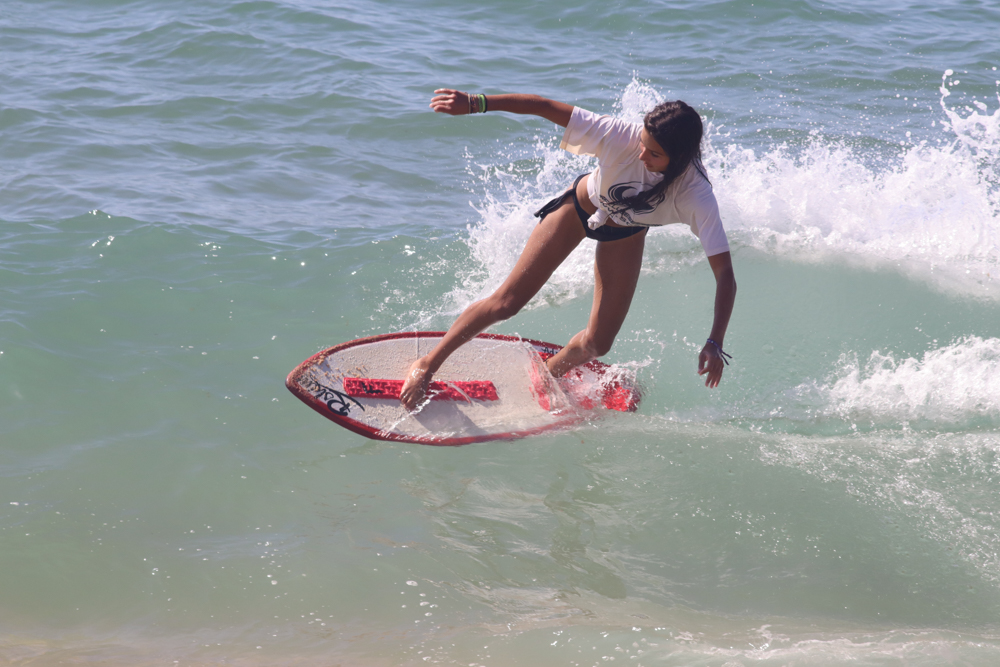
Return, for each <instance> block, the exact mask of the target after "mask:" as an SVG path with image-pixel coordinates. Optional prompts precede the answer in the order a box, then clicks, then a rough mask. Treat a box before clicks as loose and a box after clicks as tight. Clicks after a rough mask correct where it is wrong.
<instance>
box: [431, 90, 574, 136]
mask: <svg viewBox="0 0 1000 667" xmlns="http://www.w3.org/2000/svg"><path fill="white" fill-rule="evenodd" d="M486 108H487V109H488V110H489V111H506V112H508V113H520V114H526V115H531V116H541V117H542V118H545V119H546V120H550V121H552V122H553V123H555V124H556V125H562V126H563V127H566V126H567V125H568V124H569V118H570V116H571V115H572V114H573V107H572V106H570V105H569V104H566V103H564V102H557V101H555V100H550V99H548V98H547V97H541V96H540V95H524V94H521V93H512V94H505V95H487V96H486ZM431 109H434V111H436V112H437V113H446V114H449V115H452V116H463V115H465V114H468V113H471V112H472V102H471V101H470V100H469V93H463V92H462V91H460V90H452V89H451V88H438V89H437V90H435V91H434V98H433V99H431Z"/></svg>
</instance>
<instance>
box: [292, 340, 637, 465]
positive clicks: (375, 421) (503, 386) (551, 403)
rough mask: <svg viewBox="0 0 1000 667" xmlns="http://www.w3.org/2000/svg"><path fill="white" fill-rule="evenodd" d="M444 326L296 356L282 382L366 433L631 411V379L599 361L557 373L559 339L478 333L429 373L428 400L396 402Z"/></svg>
mask: <svg viewBox="0 0 1000 667" xmlns="http://www.w3.org/2000/svg"><path fill="white" fill-rule="evenodd" d="M443 335H444V333H443V332H439V331H437V332H406V333H394V334H384V335H381V336H372V337H370V338H361V339H358V340H353V341H349V342H346V343H342V344H340V345H337V346H334V347H331V348H329V349H327V350H324V351H322V352H320V353H318V354H316V355H313V356H312V357H310V358H309V359H307V360H305V361H304V362H302V363H301V364H299V365H298V366H297V367H296V368H295V369H294V370H293V371H292V372H291V373H289V375H288V379H287V380H286V381H285V384H286V385H287V387H288V389H289V390H290V391H291V392H292V393H293V394H295V395H296V396H297V397H298V398H299V399H301V400H302V401H303V402H304V403H305V404H306V405H308V406H309V407H311V408H312V409H314V410H315V411H316V412H318V413H320V414H321V415H323V416H324V417H326V418H328V419H330V420H332V421H333V422H335V423H337V424H339V425H340V426H343V427H344V428H347V429H350V430H351V431H354V432H355V433H359V434H361V435H364V436H366V437H369V438H374V439H377V440H395V441H400V442H415V443H421V444H428V445H465V444H469V443H473V442H485V441H489V440H505V439H516V438H523V437H526V436H530V435H535V434H538V433H544V432H546V431H551V430H553V429H559V428H568V427H571V426H573V425H574V424H576V423H579V422H580V421H582V420H585V419H589V418H593V417H594V416H595V413H596V412H600V411H604V410H617V411H623V412H630V411H634V410H635V409H636V408H637V407H638V404H639V399H640V395H639V391H638V389H637V388H636V386H635V384H634V382H633V381H632V380H631V379H630V378H628V377H624V376H623V374H621V373H619V372H612V371H611V370H610V367H609V366H607V365H605V364H602V363H600V362H596V361H594V362H591V363H589V364H587V365H586V366H581V367H580V368H578V369H574V370H573V371H570V373H567V375H566V376H564V377H563V378H561V379H560V380H559V381H555V380H554V379H552V377H551V376H550V375H548V373H547V372H546V371H545V370H544V363H543V362H544V360H545V359H547V358H548V357H550V356H552V355H553V354H555V353H556V352H558V351H559V350H560V349H561V348H560V346H559V345H553V344H551V343H544V342H541V341H535V340H528V339H523V338H517V337H514V336H503V335H498V334H480V335H479V336H477V337H476V338H474V339H472V340H471V341H469V342H468V343H466V344H465V345H463V346H462V347H460V348H459V349H458V350H456V351H455V353H454V354H453V355H452V356H451V357H449V358H448V360H447V361H446V362H445V363H444V364H443V365H442V366H441V368H440V369H439V370H438V372H437V373H436V374H435V376H434V381H433V382H432V383H431V390H430V392H429V396H430V400H427V401H425V403H424V404H423V406H422V407H421V408H420V409H419V410H417V411H415V412H413V413H409V412H407V411H406V410H405V409H404V408H403V407H402V406H401V405H400V403H399V392H400V389H401V388H402V385H403V378H404V376H405V374H406V372H407V370H409V368H410V365H411V364H412V363H413V361H414V360H415V359H417V358H418V357H421V356H423V355H425V354H427V353H428V352H430V350H431V349H432V348H433V347H434V345H436V344H437V342H438V341H439V340H440V339H441V337H442V336H443Z"/></svg>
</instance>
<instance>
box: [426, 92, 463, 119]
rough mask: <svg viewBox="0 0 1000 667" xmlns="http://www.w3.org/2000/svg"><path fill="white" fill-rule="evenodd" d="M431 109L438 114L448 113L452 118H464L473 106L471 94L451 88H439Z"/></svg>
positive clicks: (432, 99) (435, 93)
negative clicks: (470, 99)
mask: <svg viewBox="0 0 1000 667" xmlns="http://www.w3.org/2000/svg"><path fill="white" fill-rule="evenodd" d="M431 109H434V111H435V112H436V113H446V114H448V115H450V116H464V115H466V114H468V113H469V112H470V111H471V109H472V105H471V104H470V103H469V94H468V93H463V92H462V91H460V90H452V89H451V88H438V89H437V90H435V91H434V97H433V98H431Z"/></svg>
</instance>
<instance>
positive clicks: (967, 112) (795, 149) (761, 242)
mask: <svg viewBox="0 0 1000 667" xmlns="http://www.w3.org/2000/svg"><path fill="white" fill-rule="evenodd" d="M948 76H949V75H946V76H945V77H944V80H943V82H942V86H941V88H940V95H941V97H940V105H941V110H942V114H943V117H942V118H941V119H940V121H936V122H935V128H940V132H941V136H940V138H939V141H937V142H929V141H921V142H918V143H910V142H909V139H908V138H906V137H900V143H901V144H902V145H900V146H899V147H898V149H895V148H894V149H893V150H892V154H890V155H886V154H885V153H886V144H885V143H884V142H882V141H877V140H875V139H874V138H871V139H869V140H867V143H852V144H851V145H848V144H847V143H845V142H843V141H841V140H839V139H830V138H828V137H826V136H824V135H823V133H822V132H814V133H813V135H812V137H811V139H810V140H809V141H808V142H806V144H805V145H801V146H793V145H789V144H788V143H780V144H776V145H774V146H772V147H770V148H767V149H764V150H759V149H753V148H747V147H743V146H741V145H739V144H738V143H735V142H732V141H730V140H729V139H728V137H727V136H725V135H724V134H722V133H721V132H720V130H719V129H718V128H715V127H714V126H712V125H711V124H709V126H708V128H707V142H706V150H705V163H706V166H707V168H708V171H709V173H710V175H711V178H712V182H713V185H714V187H715V192H716V196H717V198H718V200H719V206H720V210H721V212H722V216H723V220H724V221H725V224H726V229H727V230H728V233H729V236H730V241H731V245H732V246H733V248H734V249H735V250H737V251H738V250H739V248H740V247H751V248H754V249H756V250H759V251H763V252H765V253H768V254H772V255H776V256H779V257H783V258H787V259H791V260H793V261H835V262H851V263H860V264H862V265H863V266H867V267H871V268H883V267H893V268H895V269H897V270H900V271H902V272H903V273H904V274H905V275H908V276H910V277H911V278H913V279H916V280H921V281H924V282H926V283H928V284H930V285H932V286H933V287H934V288H935V289H939V290H944V291H948V292H949V293H957V294H962V295H965V296H976V297H980V298H986V299H989V300H997V299H1000V110H994V111H993V112H992V113H990V111H989V109H988V107H987V105H986V104H985V103H984V102H981V101H974V102H973V103H972V104H973V106H962V107H961V108H952V107H949V106H948V104H947V103H946V98H947V97H948V96H949V95H950V92H949V90H948V85H947V84H948V83H949V81H948ZM662 99H663V98H662V95H660V94H659V93H658V92H657V91H656V90H655V89H653V88H652V87H650V86H649V85H647V84H644V83H642V82H639V81H637V80H633V81H632V82H631V83H630V84H629V85H628V86H627V87H626V89H625V90H624V91H623V93H622V95H621V97H620V99H619V101H618V102H617V103H616V110H615V113H617V114H619V115H621V116H622V117H624V118H626V119H629V120H633V121H639V120H641V118H642V114H643V113H644V111H646V110H648V109H649V108H650V107H652V106H654V105H655V104H656V103H657V102H659V101H660V100H662ZM860 141H862V142H864V141H865V140H863V139H862V140H860ZM532 159H533V161H535V162H536V163H537V165H538V166H537V170H534V169H528V170H525V168H524V163H523V161H519V160H512V161H511V162H510V163H509V164H506V165H498V164H492V165H475V164H473V166H472V167H471V172H470V173H472V175H473V176H474V177H475V179H476V180H477V181H478V183H477V185H476V186H475V187H474V189H475V190H479V187H480V186H481V187H482V190H480V191H483V192H485V194H484V195H483V196H482V199H481V201H480V202H479V203H478V204H474V206H475V208H476V209H477V211H478V212H479V214H480V221H479V222H478V223H477V224H475V225H473V226H471V227H470V232H469V237H468V244H469V247H470V250H471V253H472V256H473V259H474V262H473V264H472V266H470V267H469V268H468V269H467V270H466V272H465V273H464V274H463V275H461V276H460V277H461V278H462V280H461V281H460V283H461V284H460V286H459V287H457V288H456V290H455V291H454V292H453V293H452V294H451V297H452V303H451V305H450V307H449V309H460V308H462V307H464V306H465V305H467V304H468V303H470V302H471V301H473V300H475V299H477V298H481V297H482V296H484V295H485V294H488V293H489V292H491V291H492V290H494V289H496V288H497V287H498V286H499V285H500V283H501V282H502V281H503V280H504V278H506V276H507V275H508V274H509V273H510V271H511V269H512V268H513V266H514V263H515V262H516V261H517V257H518V255H519V254H520V252H521V249H522V248H523V246H524V243H525V241H526V240H527V238H528V235H529V234H530V233H531V230H532V229H533V228H534V226H535V224H536V223H537V220H536V219H535V218H534V217H533V215H532V213H533V212H534V211H535V210H537V209H538V208H539V207H540V206H541V205H542V204H544V202H545V201H546V200H547V199H548V198H550V197H552V196H553V195H554V194H556V193H558V192H560V191H563V190H564V189H565V188H566V187H567V186H568V185H569V184H570V183H571V182H572V180H573V178H574V177H575V176H576V175H578V174H580V173H583V172H584V171H587V170H588V169H590V168H592V166H593V164H594V162H593V161H592V160H590V159H587V158H581V157H577V156H573V155H570V154H568V153H566V152H564V151H561V150H560V149H559V148H558V137H557V136H549V137H546V138H540V139H539V140H538V141H537V142H536V145H535V146H534V149H533V156H532ZM470 160H471V162H472V163H475V161H476V160H475V158H471V157H470ZM674 227H676V229H674ZM593 247H594V244H591V243H584V244H582V245H581V247H580V248H579V249H578V250H577V251H576V252H574V253H573V255H572V256H571V257H570V258H569V259H568V260H567V261H566V263H564V264H563V266H561V267H560V268H559V269H558V270H557V271H556V273H555V274H554V275H553V276H552V279H551V280H550V281H549V284H548V285H546V287H545V288H544V289H543V290H542V292H541V294H540V297H539V298H538V299H536V300H535V302H533V305H538V304H540V303H547V302H552V301H564V300H567V299H573V298H576V297H578V296H581V295H583V294H586V293H588V292H589V290H590V289H591V287H592V285H593V276H592V266H593V252H594V250H593ZM701 259H702V257H701V251H700V247H699V245H698V243H697V240H696V239H695V238H694V237H693V236H692V235H691V234H690V233H689V232H688V230H687V228H686V227H683V228H682V226H681V225H674V226H671V228H669V229H668V230H665V231H664V230H656V231H655V233H654V234H651V235H650V237H649V240H648V242H647V258H646V266H645V270H646V271H652V272H657V273H659V272H670V271H676V270H680V269H683V268H684V267H687V266H689V265H690V264H692V263H695V262H699V261H701Z"/></svg>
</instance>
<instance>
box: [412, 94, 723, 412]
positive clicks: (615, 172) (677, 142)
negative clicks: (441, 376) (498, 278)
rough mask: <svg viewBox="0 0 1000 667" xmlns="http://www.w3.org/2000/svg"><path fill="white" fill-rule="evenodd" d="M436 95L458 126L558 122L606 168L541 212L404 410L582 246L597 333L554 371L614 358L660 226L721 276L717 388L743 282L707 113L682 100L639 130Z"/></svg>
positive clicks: (570, 346)
mask: <svg viewBox="0 0 1000 667" xmlns="http://www.w3.org/2000/svg"><path fill="white" fill-rule="evenodd" d="M434 92H435V97H434V98H433V99H432V100H431V104H430V106H431V108H432V109H433V110H434V111H435V112H438V113H446V114H450V115H452V116H460V115H464V114H468V113H484V112H486V110H487V109H489V110H490V111H507V112H509V113H517V114H529V115H535V116H541V117H542V118H545V119H547V120H550V121H552V122H553V123H556V124H557V125H561V126H563V127H565V128H566V131H565V133H564V134H563V139H562V143H561V144H560V147H561V148H563V149H565V150H567V151H569V152H571V153H575V154H577V155H592V156H596V157H597V159H598V166H597V168H596V169H595V170H594V171H593V172H591V173H590V174H585V175H583V176H580V177H579V178H577V179H576V182H575V183H574V184H573V187H571V188H570V189H569V190H567V191H566V192H565V193H564V194H562V195H561V196H559V197H557V198H555V199H553V200H552V201H550V202H549V203H548V204H546V205H545V206H544V207H543V208H542V209H541V210H540V211H538V213H536V214H535V215H536V216H538V217H540V218H541V221H540V222H539V223H538V225H536V226H535V229H534V230H533V231H532V232H531V236H530V237H529V238H528V243H527V245H526V246H525V247H524V250H523V251H522V252H521V256H520V258H519V259H518V260H517V263H516V264H515V266H514V270H513V271H511V273H510V275H509V276H507V280H505V281H504V283H503V285H501V286H500V288H499V289H498V290H497V291H496V292H494V293H493V294H491V295H490V296H488V297H486V298H485V299H483V300H482V301H477V302H476V303H473V304H472V305H471V306H469V307H468V308H466V309H465V311H464V312H463V313H462V314H461V315H460V316H459V317H458V319H457V320H455V323H454V324H452V325H451V328H450V329H449V330H448V332H447V333H446V334H445V336H444V337H443V338H442V339H441V341H440V342H439V343H438V344H437V345H436V346H435V347H434V349H433V350H431V352H430V353H429V354H427V355H426V356H423V357H421V358H420V359H417V360H416V361H415V362H414V363H413V365H412V366H411V367H410V370H409V372H408V374H407V377H406V380H405V383H404V385H403V389H402V391H401V393H400V400H401V402H402V404H403V406H404V407H406V408H407V409H409V410H412V409H414V408H416V407H417V406H418V405H419V404H420V403H421V401H422V400H423V398H424V395H425V393H426V391H427V387H428V386H429V384H430V381H431V377H432V376H433V375H434V373H435V372H437V370H438V369H439V368H440V367H441V364H442V363H444V361H445V359H447V358H448V356H449V355H451V353H452V352H454V351H455V350H456V349H457V348H458V347H459V346H461V345H462V344H463V343H465V342H467V341H469V340H471V339H472V338H474V337H475V336H476V335H477V334H478V333H480V332H482V331H483V330H485V329H486V328H487V327H489V326H491V325H493V324H495V323H497V322H499V321H501V320H505V319H507V318H509V317H512V316H513V315H515V314H516V313H517V312H518V311H519V310H521V308H523V307H524V306H525V304H527V303H528V301H529V300H530V299H531V298H532V297H533V296H535V294H536V293H538V290H540V289H541V288H542V286H543V285H544V284H545V282H546V281H547V280H548V279H549V276H551V275H552V273H553V271H555V270H556V268H557V267H558V266H559V265H560V264H562V262H563V260H565V259H566V257H568V256H569V254H570V253H571V252H572V251H573V249H574V248H576V246H577V245H579V244H580V242H581V241H582V240H583V239H584V238H592V239H595V240H596V241H597V251H596V256H595V259H594V303H593V306H592V308H591V311H590V318H589V320H588V322H587V328H585V329H584V330H583V331H581V332H580V333H578V334H576V335H575V336H573V338H571V339H570V341H569V343H567V344H566V347H564V348H563V349H562V350H560V351H559V353H558V354H556V355H554V356H553V357H551V358H549V359H548V360H547V361H546V362H545V363H546V366H547V367H548V370H549V372H550V373H551V374H552V375H553V376H554V377H560V376H561V375H563V374H564V373H565V372H566V371H568V370H570V369H571V368H574V367H575V366H578V365H580V364H584V363H587V362H588V361H590V360H592V359H595V358H597V357H600V356H602V355H604V354H607V353H608V351H609V350H610V349H611V345H612V343H614V340H615V336H617V335H618V330H619V329H620V328H621V326H622V323H623V322H624V321H625V315H626V314H627V313H628V309H629V305H630V304H631V302H632V295H633V294H634V293H635V285H636V281H637V280H638V278H639V270H640V268H641V267H642V251H643V246H644V244H645V239H646V232H647V230H648V229H649V227H650V226H659V225H666V224H671V223H686V224H688V225H689V226H690V227H691V231H693V232H694V233H695V235H696V236H698V238H699V239H700V240H701V244H702V247H703V248H704V250H705V254H706V255H707V256H708V263H709V265H710V266H711V267H712V272H713V273H714V274H715V281H716V289H715V318H714V320H713V322H712V329H711V333H710V334H709V337H708V341H707V342H706V343H705V346H704V347H703V348H702V350H701V353H700V354H699V355H698V374H699V375H707V376H708V377H707V378H706V379H705V386H707V387H715V386H717V385H718V384H719V380H720V379H721V378H722V370H723V367H724V364H728V362H727V361H726V359H725V357H726V356H728V355H727V354H726V353H725V352H723V350H722V345H723V341H724V340H725V337H726V328H727V327H728V325H729V317H730V315H731V314H732V312H733V303H734V301H735V299H736V279H735V276H734V274H733V263H732V258H731V256H730V253H729V242H728V240H727V239H726V232H725V230H724V229H723V227H722V221H721V219H720V218H719V207H718V204H717V203H716V201H715V195H714V194H713V192H712V186H711V184H710V183H709V181H708V178H707V176H706V175H705V170H704V167H703V166H702V163H701V138H702V123H701V117H700V116H698V113H697V112H696V111H695V110H694V109H692V108H691V107H689V106H688V105H687V104H685V103H684V102H680V101H675V102H663V103H661V104H659V105H657V106H656V107H655V108H654V109H653V110H652V111H650V112H649V113H648V114H646V116H645V118H644V119H643V122H642V124H639V123H635V124H633V123H627V122H625V121H623V120H621V119H617V118H612V117H611V116H599V115H597V114H594V113H591V112H589V111H586V110H584V109H581V108H579V107H572V106H570V105H568V104H564V103H562V102H557V101H555V100H550V99H547V98H544V97H539V96H537V95H489V96H486V95H471V94H469V93H464V92H460V91H457V90H452V89H450V88H442V89H439V90H435V91H434Z"/></svg>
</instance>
